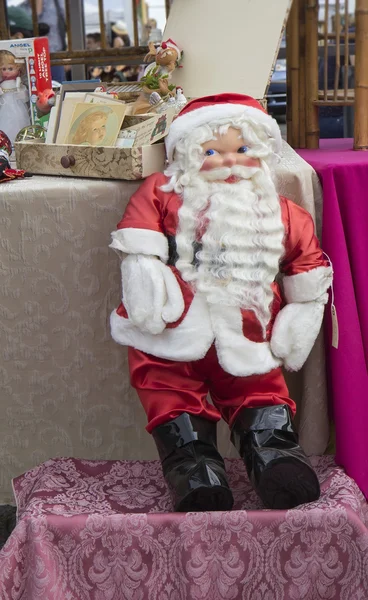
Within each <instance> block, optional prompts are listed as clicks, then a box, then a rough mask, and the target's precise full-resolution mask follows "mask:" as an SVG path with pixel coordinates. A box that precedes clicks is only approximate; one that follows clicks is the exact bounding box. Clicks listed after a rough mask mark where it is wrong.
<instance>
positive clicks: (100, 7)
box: [98, 0, 107, 48]
mask: <svg viewBox="0 0 368 600" xmlns="http://www.w3.org/2000/svg"><path fill="white" fill-rule="evenodd" d="M98 15H99V19H100V33H101V48H107V39H106V25H105V8H104V0H98Z"/></svg>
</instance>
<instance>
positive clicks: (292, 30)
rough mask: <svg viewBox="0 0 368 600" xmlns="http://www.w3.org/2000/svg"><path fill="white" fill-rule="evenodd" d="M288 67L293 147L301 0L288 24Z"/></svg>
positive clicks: (294, 141) (288, 109)
mask: <svg viewBox="0 0 368 600" xmlns="http://www.w3.org/2000/svg"><path fill="white" fill-rule="evenodd" d="M286 52H287V53H286V69H287V77H286V80H287V103H286V124H287V129H286V131H287V141H288V143H289V144H290V146H292V147H293V148H298V147H299V112H300V98H299V77H300V73H299V70H300V63H299V60H300V56H299V54H300V50H299V0H294V1H293V4H292V7H291V10H290V13H289V18H288V22H287V25H286Z"/></svg>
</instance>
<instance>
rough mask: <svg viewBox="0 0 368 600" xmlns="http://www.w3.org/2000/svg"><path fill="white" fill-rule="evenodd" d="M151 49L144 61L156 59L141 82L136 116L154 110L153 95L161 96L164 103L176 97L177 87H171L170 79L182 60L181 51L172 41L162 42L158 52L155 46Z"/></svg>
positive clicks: (151, 46) (134, 109)
mask: <svg viewBox="0 0 368 600" xmlns="http://www.w3.org/2000/svg"><path fill="white" fill-rule="evenodd" d="M149 49H150V51H149V53H148V54H147V55H146V56H145V58H144V61H145V62H149V61H150V60H152V59H154V60H155V62H154V63H152V64H150V65H148V67H147V68H146V70H145V72H144V76H143V77H142V79H141V80H140V84H141V87H142V92H141V94H140V95H139V97H138V98H137V100H136V101H135V103H134V107H133V114H134V115H140V114H144V113H146V112H149V111H150V110H151V109H152V106H153V105H154V104H156V102H152V101H151V96H152V94H159V95H160V97H161V99H162V100H164V101H167V100H168V99H169V98H170V97H173V96H175V85H170V83H169V79H170V77H171V74H172V72H173V71H174V69H175V67H176V66H177V65H178V63H179V61H180V59H181V51H180V50H179V48H178V46H177V45H176V44H175V42H173V40H171V39H169V40H167V41H166V42H162V44H161V46H160V47H159V48H157V50H156V48H155V47H154V45H153V44H150V45H149Z"/></svg>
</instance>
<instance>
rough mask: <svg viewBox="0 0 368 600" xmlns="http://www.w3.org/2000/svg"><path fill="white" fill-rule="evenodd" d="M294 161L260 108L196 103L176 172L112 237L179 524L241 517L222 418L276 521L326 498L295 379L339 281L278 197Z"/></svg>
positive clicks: (174, 159)
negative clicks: (214, 513) (205, 516)
mask: <svg viewBox="0 0 368 600" xmlns="http://www.w3.org/2000/svg"><path fill="white" fill-rule="evenodd" d="M280 148H281V134H280V129H279V127H278V125H277V123H276V121H274V120H273V119H272V118H271V117H270V116H269V115H268V114H267V113H266V112H265V111H264V110H263V108H262V107H261V105H260V104H259V103H258V102H257V101H256V100H254V99H253V98H251V97H249V96H243V95H238V94H221V95H217V96H209V97H205V98H198V99H195V100H193V101H191V102H189V103H188V104H187V105H186V106H185V108H184V109H183V110H182V111H181V112H180V113H179V116H178V117H177V119H176V120H175V121H174V123H173V124H172V126H171V129H170V132H169V134H168V136H167V138H166V150H167V156H168V166H167V169H166V170H165V172H164V173H155V174H154V175H151V176H150V177H148V178H147V179H146V180H145V181H144V183H143V184H142V186H141V187H140V188H139V190H138V191H137V192H136V193H135V194H134V195H133V196H132V197H131V199H130V201H129V204H128V206H127V208H126V211H125V214H124V216H123V218H122V220H121V221H120V223H119V224H118V228H117V231H115V232H113V234H112V243H111V247H112V248H113V249H115V250H116V251H118V252H119V253H120V254H121V255H122V257H123V260H122V263H121V275H122V302H121V304H120V306H119V307H118V309H117V310H116V311H114V312H113V314H112V315H111V330H112V336H113V338H114V339H115V340H116V341H117V342H119V343H120V344H123V345H127V346H129V368H130V375H131V383H132V385H133V386H134V387H135V388H136V390H137V392H138V395H139V398H140V400H141V403H142V405H143V408H144V410H145V412H146V414H147V420H148V425H147V430H148V432H149V433H151V434H152V436H153V438H154V440H155V443H156V445H157V449H158V453H159V456H160V459H161V462H162V468H163V474H164V477H165V479H166V482H167V484H168V486H169V489H170V492H171V497H172V501H173V508H174V510H175V511H193V510H195V511H200V510H230V509H231V507H232V505H233V496H232V493H231V490H230V488H229V484H228V481H227V477H226V471H225V466H224V461H223V458H222V456H221V455H220V454H219V451H218V449H217V444H216V423H217V422H218V421H219V419H220V418H223V419H224V420H225V421H226V422H227V423H228V425H229V428H230V436H231V440H232V442H233V444H234V445H235V447H236V448H237V450H238V452H239V454H240V456H241V458H242V459H243V460H244V463H245V466H246V469H247V472H248V476H249V479H250V481H251V483H252V484H253V486H254V488H255V490H256V492H257V493H258V495H259V497H260V498H261V500H262V501H263V503H264V505H265V506H266V507H268V508H275V509H288V508H292V507H294V506H297V505H299V504H303V503H307V502H312V501H314V500H317V499H318V497H319V494H320V488H319V484H318V479H317V477H316V475H315V473H314V471H313V469H312V467H311V464H310V462H309V460H308V458H307V457H306V455H305V453H304V452H303V450H302V448H301V447H300V445H299V443H298V436H297V433H296V431H295V429H294V426H293V416H294V415H295V404H294V402H293V400H292V399H291V398H290V397H289V393H288V389H287V386H286V384H285V381H284V377H283V374H282V367H285V368H286V369H289V370H292V371H296V370H298V369H300V368H301V367H302V366H303V364H304V362H305V360H306V359H307V357H308V355H309V353H310V351H311V349H312V347H313V344H314V342H315V339H316V337H317V335H318V332H319V330H320V327H321V323H322V319H323V313H324V305H325V304H326V302H327V299H328V294H327V290H328V289H329V287H330V285H331V279H332V271H331V268H330V266H329V264H328V262H326V261H325V260H324V257H323V253H322V251H321V249H320V246H319V243H318V240H317V238H316V236H315V233H314V225H313V221H312V218H311V216H310V215H309V214H308V213H307V212H306V211H305V210H304V209H302V208H300V207H299V206H297V205H296V204H294V203H293V202H291V201H290V200H288V199H286V198H284V197H280V196H279V195H278V194H277V192H276V189H275V185H274V181H273V168H274V164H275V160H276V159H277V153H278V152H279V151H280ZM280 279H281V282H280ZM208 394H209V395H210V397H211V400H212V404H210V403H209V402H208V400H207V397H208Z"/></svg>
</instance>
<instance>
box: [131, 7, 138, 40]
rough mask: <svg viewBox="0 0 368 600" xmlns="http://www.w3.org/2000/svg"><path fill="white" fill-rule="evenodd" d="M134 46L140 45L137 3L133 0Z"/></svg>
mask: <svg viewBox="0 0 368 600" xmlns="http://www.w3.org/2000/svg"><path fill="white" fill-rule="evenodd" d="M132 12H133V34H134V46H139V36H138V11H137V3H136V1H135V0H132Z"/></svg>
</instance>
